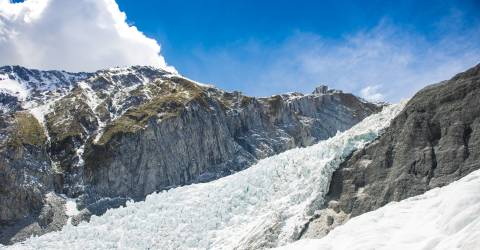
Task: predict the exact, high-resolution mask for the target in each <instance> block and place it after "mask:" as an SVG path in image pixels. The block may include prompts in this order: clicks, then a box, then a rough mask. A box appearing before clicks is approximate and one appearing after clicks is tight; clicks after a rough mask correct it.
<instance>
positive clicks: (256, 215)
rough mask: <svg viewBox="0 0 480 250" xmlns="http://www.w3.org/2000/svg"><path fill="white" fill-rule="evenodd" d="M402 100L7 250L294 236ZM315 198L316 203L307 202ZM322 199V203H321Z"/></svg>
mask: <svg viewBox="0 0 480 250" xmlns="http://www.w3.org/2000/svg"><path fill="white" fill-rule="evenodd" d="M402 108H403V104H400V105H393V106H390V107H386V108H384V111H382V112H381V113H379V114H376V115H372V116H370V117H368V118H366V119H365V120H364V121H362V122H361V123H359V124H358V125H356V126H354V127H353V128H352V129H350V130H348V131H346V132H343V133H338V134H337V135H336V136H335V137H333V138H331V139H328V140H325V141H322V142H320V143H318V144H316V145H313V146H311V147H308V148H304V149H293V150H290V151H287V152H285V153H282V154H279V155H276V156H273V157H270V158H267V159H264V160H261V161H260V162H258V163H257V164H256V165H254V166H252V167H250V168H249V169H247V170H244V171H242V172H238V173H236V174H234V175H231V176H228V177H225V178H222V179H219V180H217V181H213V182H210V183H204V184H194V185H189V186H184V187H179V188H175V189H171V190H169V191H164V192H161V193H157V194H152V195H149V196H148V197H147V198H146V200H145V201H144V202H137V203H128V204H127V207H125V208H119V209H113V210H109V211H107V213H105V214H104V215H103V216H101V217H95V216H94V217H92V219H91V221H90V223H82V224H80V225H79V226H77V227H74V226H71V225H67V226H65V227H64V229H63V230H62V231H60V232H55V233H50V234H47V235H44V236H41V237H34V238H31V239H29V240H27V241H26V242H23V243H20V244H16V245H13V246H12V247H11V248H12V249H112V248H114V249H233V248H238V249H255V248H261V247H274V246H278V245H284V244H286V243H288V242H290V241H292V239H293V238H294V237H295V236H296V235H297V234H298V231H299V230H300V227H301V226H302V225H303V224H304V223H305V221H306V220H308V219H309V217H310V215H311V211H313V210H314V209H315V208H317V207H318V206H319V205H321V204H318V202H319V201H322V197H323V196H324V195H325V193H326V192H327V191H328V190H327V189H328V185H329V180H330V177H331V175H332V173H333V171H334V170H335V169H336V168H337V167H338V165H339V164H340V163H341V162H342V160H343V159H344V158H345V157H346V156H347V155H349V154H350V153H351V152H352V151H354V150H355V149H358V148H361V147H363V146H364V145H365V144H367V143H369V142H371V141H372V140H374V139H375V138H376V137H377V136H378V134H379V133H381V131H382V130H383V129H384V128H385V127H387V126H388V125H389V123H390V121H391V119H392V118H393V117H395V116H396V115H397V114H398V112H400V110H402ZM312 201H316V202H317V203H315V204H314V203H312ZM320 203H321V202H320Z"/></svg>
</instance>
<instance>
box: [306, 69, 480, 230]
mask: <svg viewBox="0 0 480 250" xmlns="http://www.w3.org/2000/svg"><path fill="white" fill-rule="evenodd" d="M479 168H480V65H478V66H476V67H474V68H472V69H470V70H468V71H466V72H464V73H461V74H458V75H457V76H455V77H453V78H452V79H451V80H449V81H445V82H441V83H439V84H436V85H432V86H429V87H426V88H425V89H423V90H421V91H420V92H418V93H417V94H416V95H415V96H414V97H413V98H412V99H411V100H410V101H409V102H408V104H407V106H406V107H405V109H404V110H403V111H402V113H400V114H399V115H398V116H397V117H396V118H395V119H394V120H393V122H392V124H391V126H390V127H389V128H388V129H387V130H386V131H385V133H384V134H383V135H382V136H381V137H380V138H379V139H377V140H376V141H375V142H374V143H372V144H371V145H369V146H367V147H366V148H364V149H362V150H359V151H357V152H355V153H354V154H353V155H352V156H351V157H350V158H349V159H348V160H346V161H345V162H344V163H343V164H342V165H341V167H340V169H338V170H337V171H336V172H335V173H334V174H333V177H332V180H331V184H330V190H329V193H328V195H327V197H326V198H327V199H326V205H325V207H324V208H323V209H322V210H320V211H317V217H319V218H318V219H315V220H313V221H312V222H310V223H309V225H307V226H308V229H307V230H305V233H304V237H319V236H323V235H325V234H326V233H328V231H329V230H331V229H332V228H333V227H335V226H337V225H339V224H342V223H344V222H345V221H346V220H347V219H348V218H349V217H353V216H357V215H360V214H363V213H366V212H369V211H372V210H375V209H377V208H379V207H381V206H383V205H385V204H387V203H389V202H391V201H400V200H403V199H405V198H408V197H411V196H415V195H419V194H422V193H424V192H426V191H427V190H429V189H432V188H435V187H441V186H444V185H447V184H449V183H451V182H453V181H455V180H458V179H460V178H461V177H463V176H465V175H467V174H469V173H470V172H472V171H474V170H476V169H479ZM326 217H332V218H334V221H335V222H332V219H329V220H327V219H326ZM332 225H333V226H332Z"/></svg>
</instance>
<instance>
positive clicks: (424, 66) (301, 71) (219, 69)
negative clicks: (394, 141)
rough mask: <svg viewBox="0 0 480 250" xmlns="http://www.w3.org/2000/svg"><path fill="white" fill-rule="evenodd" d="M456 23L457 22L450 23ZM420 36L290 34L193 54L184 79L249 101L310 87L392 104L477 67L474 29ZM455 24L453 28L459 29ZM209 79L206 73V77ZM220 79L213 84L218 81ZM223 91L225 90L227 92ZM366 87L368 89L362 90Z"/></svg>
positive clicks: (377, 30) (396, 30) (386, 30)
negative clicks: (218, 86)
mask: <svg viewBox="0 0 480 250" xmlns="http://www.w3.org/2000/svg"><path fill="white" fill-rule="evenodd" d="M452 18H454V19H460V20H456V21H455V20H451V19H452ZM442 22H444V23H450V24H452V23H456V24H455V25H453V26H451V27H445V26H444V25H440V26H439V27H438V30H436V31H429V32H431V33H434V34H432V35H431V36H430V37H426V36H424V35H423V34H419V33H415V32H412V31H411V30H407V29H403V28H402V27H399V26H396V25H395V24H393V23H390V22H388V21H382V22H380V23H379V24H378V25H377V26H375V27H373V28H372V29H366V30H362V31H359V32H356V33H353V34H348V35H345V36H344V37H342V38H340V39H334V40H332V39H326V38H324V37H322V36H319V35H317V34H312V33H306V32H296V33H294V34H292V35H291V36H290V37H289V38H287V39H286V40H284V41H283V42H280V43H276V44H274V43H272V42H271V41H270V42H268V41H267V42H263V41H255V40H249V41H247V42H244V43H243V44H239V43H238V42H237V43H234V44H232V45H230V46H227V47H224V48H220V49H215V50H199V51H197V52H196V53H194V54H193V55H194V56H195V57H196V58H195V59H196V60H191V61H198V65H200V66H195V65H187V66H189V67H190V68H189V69H188V70H186V71H188V72H187V73H186V74H188V75H189V76H190V77H193V78H196V79H199V80H202V81H208V82H216V83H226V84H225V85H224V86H223V87H226V88H230V89H235V88H237V89H238V88H241V90H242V91H244V92H246V93H248V94H251V95H271V94H274V93H280V92H286V91H302V92H310V91H312V90H313V89H314V87H315V85H317V84H318V83H326V84H327V85H329V86H330V87H332V88H337V89H341V90H344V91H348V92H353V93H355V94H358V95H364V96H366V97H367V96H368V98H373V99H383V100H386V101H388V102H396V101H399V100H400V99H402V98H408V97H411V96H412V95H413V94H414V93H415V92H416V91H418V90H419V89H421V88H422V87H424V86H426V85H428V84H432V83H436V82H439V81H442V80H445V79H449V78H450V77H452V76H453V75H454V74H456V73H459V72H461V71H464V70H466V69H468V68H469V67H472V66H474V65H475V64H478V63H479V62H480V43H478V41H480V27H479V25H478V24H475V25H473V24H471V23H470V24H465V25H463V26H462V24H461V23H462V22H461V15H460V17H459V15H458V14H457V15H455V16H454V17H447V18H446V19H445V20H442ZM459 23H460V24H459ZM212 70H214V71H215V72H214V73H212V72H211V71H212ZM218 79H220V80H218ZM227 84H229V85H227ZM368 86H370V87H368Z"/></svg>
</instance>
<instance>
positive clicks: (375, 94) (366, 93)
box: [360, 85, 385, 102]
mask: <svg viewBox="0 0 480 250" xmlns="http://www.w3.org/2000/svg"><path fill="white" fill-rule="evenodd" d="M360 96H361V97H363V98H364V99H366V100H369V101H373V102H379V101H384V100H385V96H383V94H382V93H380V86H378V85H374V86H371V85H368V86H366V87H365V88H363V89H362V90H360Z"/></svg>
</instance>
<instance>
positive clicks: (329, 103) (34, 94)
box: [0, 66, 381, 244]
mask: <svg viewBox="0 0 480 250" xmlns="http://www.w3.org/2000/svg"><path fill="white" fill-rule="evenodd" d="M380 109H381V106H378V105H375V104H372V103H368V102H365V101H364V100H362V99H359V98H357V97H355V96H353V95H351V94H346V93H343V92H341V91H337V90H329V89H328V88H327V87H325V86H320V87H319V88H317V89H316V90H315V91H314V92H313V93H312V94H306V95H305V94H300V93H290V94H284V95H276V96H271V97H265V98H254V97H249V96H245V95H243V94H241V93H240V92H225V91H222V90H220V89H217V88H215V87H213V86H210V85H204V84H199V83H196V82H194V81H191V80H189V79H187V78H185V77H182V76H181V75H178V74H175V73H172V72H169V71H166V70H163V69H157V68H152V67H143V66H133V67H127V68H112V69H106V70H100V71H97V72H93V73H68V72H64V71H38V70H31V69H26V68H23V67H20V66H5V67H1V68H0V118H1V119H0V204H4V205H2V206H0V242H1V243H3V244H7V243H12V242H16V241H20V240H23V239H25V238H27V237H29V236H30V235H32V234H36V235H40V234H43V233H46V232H49V231H52V230H58V229H60V228H62V227H63V225H65V224H66V223H70V222H71V223H73V224H78V223H79V222H80V221H82V220H88V219H89V217H90V216H91V215H92V214H97V215H100V214H103V213H104V212H105V211H106V209H108V208H112V207H118V206H120V205H123V204H125V202H126V200H128V199H133V200H137V201H138V200H143V199H144V198H145V197H146V196H147V195H148V194H151V193H153V192H156V191H161V190H165V189H170V188H172V187H177V186H182V185H186V184H191V183H198V182H207V181H211V180H214V179H218V178H220V177H223V176H226V175H230V174H232V173H235V172H237V171H240V170H243V169H245V168H247V167H249V166H251V165H253V164H255V163H256V162H257V161H258V160H259V159H262V158H265V157H268V156H271V155H274V154H278V153H280V152H283V151H285V150H288V149H291V148H294V147H305V146H309V145H312V144H314V143H316V142H318V141H320V140H324V139H327V138H329V137H331V136H333V135H335V134H336V133H337V131H344V130H347V129H349V128H350V127H352V126H353V125H355V124H357V123H358V122H360V121H361V120H363V119H364V118H365V117H367V116H369V115H371V114H373V113H376V112H378V111H380ZM65 207H66V208H67V209H65Z"/></svg>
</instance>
